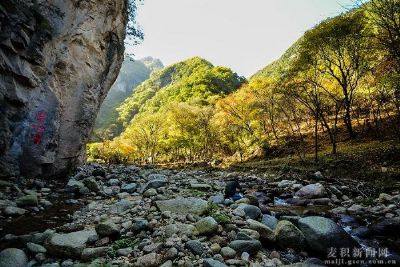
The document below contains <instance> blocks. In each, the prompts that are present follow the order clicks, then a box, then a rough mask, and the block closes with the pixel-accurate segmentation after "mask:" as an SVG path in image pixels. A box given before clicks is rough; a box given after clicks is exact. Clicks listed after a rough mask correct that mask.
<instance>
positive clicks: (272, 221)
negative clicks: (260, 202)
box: [261, 214, 279, 230]
mask: <svg viewBox="0 0 400 267" xmlns="http://www.w3.org/2000/svg"><path fill="white" fill-rule="evenodd" d="M278 222H279V221H278V219H277V218H275V217H274V216H272V215H268V214H265V215H263V217H262V219H261V223H263V224H265V225H266V226H268V227H269V228H270V229H272V230H274V229H275V228H276V226H277V225H278Z"/></svg>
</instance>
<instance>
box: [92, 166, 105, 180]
mask: <svg viewBox="0 0 400 267" xmlns="http://www.w3.org/2000/svg"><path fill="white" fill-rule="evenodd" d="M92 175H93V176H101V177H103V178H104V177H106V171H105V170H104V169H102V168H97V169H94V170H93V171H92Z"/></svg>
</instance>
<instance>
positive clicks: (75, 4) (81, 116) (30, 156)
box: [0, 0, 128, 177]
mask: <svg viewBox="0 0 400 267" xmlns="http://www.w3.org/2000/svg"><path fill="white" fill-rule="evenodd" d="M3 3H4V4H3ZM127 3H128V1H127V0H124V1H114V0H103V1H72V0H68V1H52V0H43V1H40V3H39V4H38V3H37V1H36V0H24V1H19V0H8V1H6V2H4V1H2V4H1V15H0V25H1V26H0V27H1V37H0V39H1V40H0V42H1V43H2V45H1V47H0V62H1V63H0V107H1V112H0V122H1V126H0V176H3V175H4V176H10V175H19V174H22V175H25V176H38V175H40V176H48V177H50V176H53V175H56V174H60V177H62V174H67V172H69V171H70V170H71V167H72V168H73V167H75V166H77V165H78V164H80V163H82V162H83V161H84V159H85V152H86V147H85V144H86V143H87V141H88V140H89V135H90V132H91V130H92V127H93V123H94V121H95V118H96V114H97V111H98V109H99V107H100V104H101V103H102V101H103V100H104V98H105V97H106V95H107V92H108V90H109V88H110V87H111V85H112V84H113V83H114V81H115V79H116V77H117V74H118V71H119V69H120V67H121V63H122V61H123V58H124V40H125V29H126V27H125V25H126V23H127Z"/></svg>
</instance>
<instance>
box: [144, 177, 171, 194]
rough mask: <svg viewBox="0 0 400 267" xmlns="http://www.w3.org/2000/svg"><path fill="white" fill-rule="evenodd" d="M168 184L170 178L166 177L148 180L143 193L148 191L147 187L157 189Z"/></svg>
mask: <svg viewBox="0 0 400 267" xmlns="http://www.w3.org/2000/svg"><path fill="white" fill-rule="evenodd" d="M167 184H168V180H167V179H166V178H164V179H154V180H151V181H148V182H147V183H146V184H145V185H144V186H143V188H142V191H141V192H142V193H143V192H144V191H146V190H147V189H150V188H154V189H157V188H160V187H164V186H166V185H167Z"/></svg>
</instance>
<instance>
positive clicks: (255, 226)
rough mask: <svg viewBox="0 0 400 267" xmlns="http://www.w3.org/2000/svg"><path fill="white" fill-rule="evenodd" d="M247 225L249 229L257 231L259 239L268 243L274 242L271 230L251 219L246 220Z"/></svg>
mask: <svg viewBox="0 0 400 267" xmlns="http://www.w3.org/2000/svg"><path fill="white" fill-rule="evenodd" d="M247 223H248V224H249V228H250V229H252V230H255V231H257V232H258V233H259V234H260V236H261V238H263V239H265V240H267V241H270V242H275V240H276V239H275V232H274V231H273V230H272V229H271V228H269V227H268V226H266V225H265V224H263V223H260V222H258V221H255V220H252V219H248V220H247Z"/></svg>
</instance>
